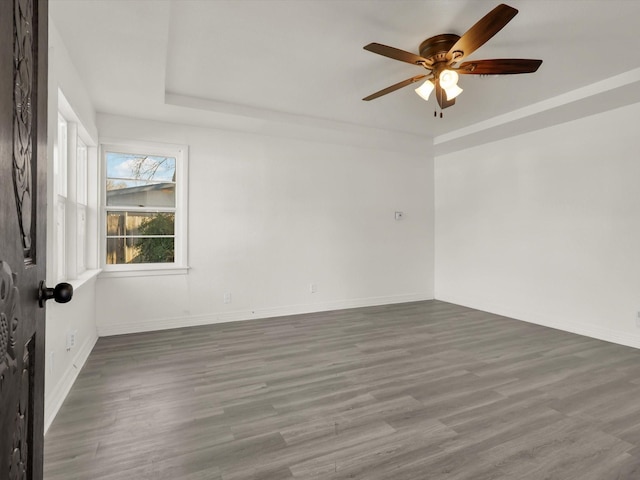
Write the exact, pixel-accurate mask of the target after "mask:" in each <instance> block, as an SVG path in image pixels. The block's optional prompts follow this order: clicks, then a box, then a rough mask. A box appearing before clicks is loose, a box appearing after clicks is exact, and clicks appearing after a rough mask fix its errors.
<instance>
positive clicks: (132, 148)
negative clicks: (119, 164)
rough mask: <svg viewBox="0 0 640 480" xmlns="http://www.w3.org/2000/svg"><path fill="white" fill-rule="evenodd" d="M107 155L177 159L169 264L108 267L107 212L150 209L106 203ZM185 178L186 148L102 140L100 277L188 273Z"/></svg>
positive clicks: (186, 168)
mask: <svg viewBox="0 0 640 480" xmlns="http://www.w3.org/2000/svg"><path fill="white" fill-rule="evenodd" d="M107 152H118V153H132V154H140V155H155V156H161V157H173V158H175V159H176V206H175V225H174V231H175V240H174V241H175V243H174V249H175V250H174V261H173V262H172V263H130V264H107V212H108V211H111V210H114V211H122V210H131V211H133V210H136V211H150V212H153V211H155V209H154V208H153V207H150V208H142V209H141V208H135V209H134V208H128V207H123V206H111V207H108V206H107V204H106V199H107V182H106V179H107V162H106V157H107ZM188 175H189V148H188V146H187V145H176V144H167V143H155V142H153V143H152V142H143V141H135V140H123V139H112V138H103V139H101V141H100V189H101V199H102V201H101V215H100V262H101V266H102V273H101V274H100V276H101V277H120V276H147V275H180V274H186V273H187V272H188V269H189V266H188V262H187V258H188V257H187V245H188V240H187V233H188V229H187V219H188V195H187V186H188Z"/></svg>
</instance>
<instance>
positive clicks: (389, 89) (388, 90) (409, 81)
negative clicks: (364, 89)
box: [362, 75, 426, 102]
mask: <svg viewBox="0 0 640 480" xmlns="http://www.w3.org/2000/svg"><path fill="white" fill-rule="evenodd" d="M425 77H426V75H416V76H415V77H411V78H407V79H406V80H403V81H402V82H399V83H396V84H395V85H391V86H390V87H387V88H385V89H382V90H380V91H379V92H376V93H372V94H371V95H369V96H368V97H364V98H363V99H362V100H364V101H367V102H368V101H369V100H373V99H374V98H378V97H381V96H383V95H386V94H387V93H391V92H395V91H396V90H399V89H400V88H402V87H406V86H407V85H411V84H412V83H416V82H419V81H420V80H422V79H423V78H425Z"/></svg>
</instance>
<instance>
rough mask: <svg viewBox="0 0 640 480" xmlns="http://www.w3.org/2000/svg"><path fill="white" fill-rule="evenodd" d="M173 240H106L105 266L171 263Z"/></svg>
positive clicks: (137, 238)
mask: <svg viewBox="0 0 640 480" xmlns="http://www.w3.org/2000/svg"><path fill="white" fill-rule="evenodd" d="M174 252H175V239H174V238H173V237H165V238H157V237H151V238H145V237H133V238H132V237H128V238H124V237H121V238H107V264H109V265H114V264H124V263H173V262H174V258H175V253H174Z"/></svg>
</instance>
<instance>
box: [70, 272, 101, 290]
mask: <svg viewBox="0 0 640 480" xmlns="http://www.w3.org/2000/svg"><path fill="white" fill-rule="evenodd" d="M100 272H102V270H101V269H99V268H95V269H92V270H85V271H84V272H82V273H81V274H80V275H78V278H74V279H73V280H67V282H69V283H70V284H71V286H72V287H73V289H74V290H78V289H79V288H81V287H82V286H83V285H84V284H86V283H88V282H89V280H91V279H92V278H95V277H97V276H98V275H99V274H100Z"/></svg>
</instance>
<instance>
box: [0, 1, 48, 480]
mask: <svg viewBox="0 0 640 480" xmlns="http://www.w3.org/2000/svg"><path fill="white" fill-rule="evenodd" d="M46 137H47V3H46V0H0V479H3V480H4V479H8V480H15V479H20V480H22V479H29V480H32V479H35V480H40V479H42V448H43V428H44V427H43V426H44V422H43V417H44V361H45V355H44V334H45V325H44V308H39V306H38V285H39V282H40V280H44V278H45V263H46V258H45V239H46V232H45V219H46V156H47V138H46Z"/></svg>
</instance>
